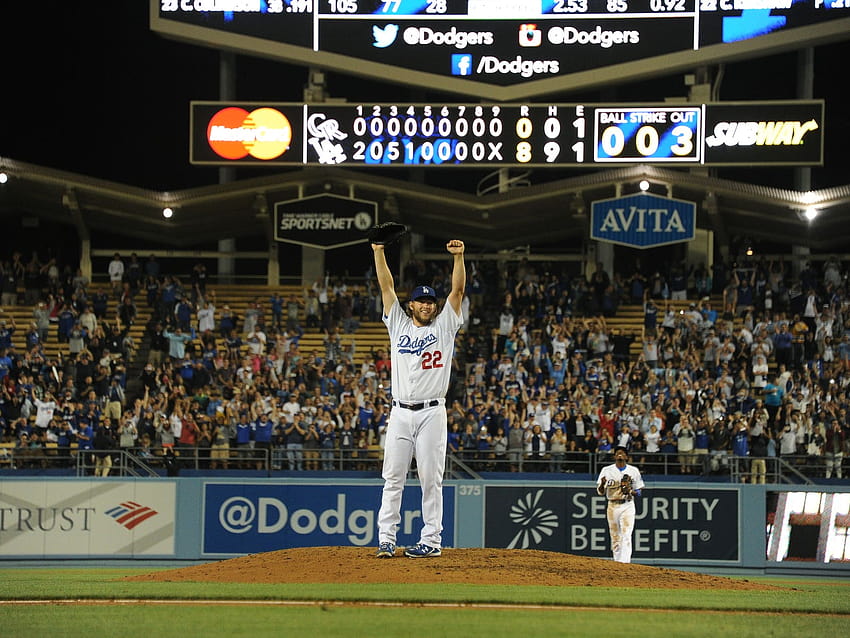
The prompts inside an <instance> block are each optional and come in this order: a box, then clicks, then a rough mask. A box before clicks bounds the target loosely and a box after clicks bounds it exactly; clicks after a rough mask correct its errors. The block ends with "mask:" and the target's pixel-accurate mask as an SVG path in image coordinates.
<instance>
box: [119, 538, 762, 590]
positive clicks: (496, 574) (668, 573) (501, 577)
mask: <svg viewBox="0 0 850 638" xmlns="http://www.w3.org/2000/svg"><path fill="white" fill-rule="evenodd" d="M373 552H374V550H373V549H371V548H368V547H305V548H296V549H286V550H280V551H275V552H266V553H263V554H250V555H248V556H242V557H239V558H231V559H229V560H222V561H217V562H212V563H205V564H203V565H193V566H191V567H182V568H180V569H171V570H164V571H158V572H155V573H152V574H143V575H139V576H131V577H127V578H126V579H125V580H130V581H162V582H179V581H195V582H215V583H351V584H358V583H458V584H475V585H544V586H561V587H562V586H572V587H576V586H587V587H610V586H612V585H613V586H618V587H646V588H657V589H727V590H771V589H775V588H774V587H771V586H769V585H763V584H760V583H754V582H750V581H748V580H744V579H732V578H723V577H721V576H710V575H706V574H696V573H693V572H686V571H680V570H675V569H667V568H662V567H651V566H647V565H637V564H630V565H624V564H620V563H615V562H613V561H610V560H603V559H599V558H585V557H582V556H575V555H572V554H561V553H558V552H544V551H538V550H516V549H515V550H506V549H444V550H443V555H442V556H440V557H436V558H416V559H413V558H405V557H404V556H403V555H402V553H401V550H399V552H398V554H397V555H396V557H395V558H392V559H386V558H383V559H382V558H375V556H374V555H373Z"/></svg>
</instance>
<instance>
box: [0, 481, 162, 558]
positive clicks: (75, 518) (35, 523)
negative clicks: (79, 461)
mask: <svg viewBox="0 0 850 638" xmlns="http://www.w3.org/2000/svg"><path fill="white" fill-rule="evenodd" d="M22 488H25V489H22ZM175 494H176V490H175V484H174V482H172V481H169V482H165V481H163V482H136V481H85V480H83V481H77V480H73V481H26V482H25V483H23V482H18V481H0V557H2V558H10V557H47V556H80V557H89V556H110V557H120V556H127V557H133V556H173V554H174V551H175V548H174V531H175V502H176V498H175Z"/></svg>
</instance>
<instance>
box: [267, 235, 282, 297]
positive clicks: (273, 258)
mask: <svg viewBox="0 0 850 638" xmlns="http://www.w3.org/2000/svg"><path fill="white" fill-rule="evenodd" d="M266 285H267V286H275V287H277V286H280V261H279V260H278V258H277V242H275V241H271V242H269V263H268V266H267V268H266Z"/></svg>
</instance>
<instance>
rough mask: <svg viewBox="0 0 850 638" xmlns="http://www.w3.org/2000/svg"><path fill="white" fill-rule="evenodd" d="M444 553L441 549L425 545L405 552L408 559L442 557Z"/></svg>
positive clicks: (410, 548) (420, 544) (421, 544)
mask: <svg viewBox="0 0 850 638" xmlns="http://www.w3.org/2000/svg"><path fill="white" fill-rule="evenodd" d="M442 553H443V552H442V551H441V550H440V548H439V547H431V546H430V545H425V544H423V543H419V544H418V545H414V546H413V547H408V548H407V549H406V550H404V555H405V556H407V557H408V558H428V557H430V556H441V555H442Z"/></svg>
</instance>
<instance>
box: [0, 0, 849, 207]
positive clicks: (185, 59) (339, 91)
mask: <svg viewBox="0 0 850 638" xmlns="http://www.w3.org/2000/svg"><path fill="white" fill-rule="evenodd" d="M0 33H2V36H3V42H5V43H6V47H5V50H6V59H5V64H4V77H3V86H4V90H3V94H2V95H3V97H2V100H1V101H0V104H2V106H0V109H2V118H0V156H5V157H10V158H12V159H16V160H20V161H25V162H29V163H33V164H37V165H41V166H46V167H51V168H58V169H62V170H67V171H71V172H75V173H80V174H83V175H88V176H92V177H97V178H101V179H105V180H109V181H115V182H120V183H124V184H128V185H132V186H138V187H143V188H150V189H153V190H178V189H182V188H189V187H194V186H203V185H209V184H214V183H216V181H217V179H218V172H217V170H216V169H214V168H209V167H197V166H192V165H190V164H189V152H188V126H189V102H190V101H191V100H217V99H218V97H219V93H218V73H219V66H218V65H219V54H218V52H217V51H215V50H213V49H206V48H202V47H198V46H194V45H189V44H183V43H179V42H173V41H169V40H166V39H164V38H162V37H161V36H159V35H157V34H155V33H153V32H151V31H150V29H149V16H148V2H146V1H145V0H132V1H121V2H109V3H101V2H51V3H36V2H18V3H14V5H13V8H8V7H5V6H4V9H3V15H2V18H0ZM12 43H14V44H12ZM848 54H850V43H848V42H843V43H839V44H832V45H826V46H822V47H817V48H816V49H815V85H814V97H815V98H822V99H825V100H826V111H827V118H826V125H827V126H826V139H827V142H826V166H825V167H823V168H820V167H818V168H815V169H814V170H813V182H814V184H813V186H814V187H815V188H822V187H827V186H835V185H838V184H846V183H850V176H848V175H847V174H846V170H845V167H846V164H847V162H846V159H845V158H846V155H847V150H848V148H850V109H848V108H847V103H848V100H847V98H846V88H845V85H846V72H845V71H844V67H845V66H846V61H847V60H848V59H850V55H848ZM796 60H797V57H796V54H795V53H786V54H781V55H777V56H772V57H769V58H763V59H759V60H750V61H745V62H739V63H734V64H728V65H726V68H725V73H724V76H723V82H722V84H721V88H720V98H721V100H769V99H794V98H795V97H796V93H795V91H796V88H795V75H796ZM237 69H238V77H237V86H236V92H237V99H238V100H244V101H288V102H300V101H301V100H302V91H303V87H304V85H305V82H306V78H307V70H306V69H305V68H303V67H299V66H294V65H293V66H290V65H285V64H280V63H276V62H271V61H266V60H259V59H255V58H249V57H245V56H238V57H237ZM682 78H683V74H682V73H681V72H677V73H676V74H675V75H673V76H670V77H661V78H657V79H651V80H647V81H642V82H640V83H633V84H628V85H622V86H618V87H610V88H607V89H605V90H601V91H586V92H583V93H572V94H565V95H557V96H547V97H546V98H535V99H534V100H532V101H535V102H543V101H553V102H557V101H560V102H579V101H588V102H592V101H596V102H619V101H626V100H633V101H634V100H641V101H645V102H656V101H660V100H663V98H664V97H666V96H672V95H684V94H685V87H684V84H683V80H682ZM328 89H329V92H330V94H331V95H332V96H335V97H348V98H349V99H350V100H363V101H375V102H381V101H391V100H392V101H394V100H409V101H431V100H434V101H440V100H445V101H450V102H463V101H470V102H475V101H478V100H476V99H475V98H463V97H461V96H457V95H451V96H435V95H429V94H427V93H426V92H422V91H419V92H413V91H412V90H411V89H410V88H408V87H394V86H389V85H382V84H380V83H377V82H373V81H367V80H363V79H360V78H352V77H348V76H343V75H339V74H334V73H333V72H331V73H329V74H328ZM390 170H392V169H390ZM463 170H464V169H461V171H463ZM466 170H468V169H466ZM270 172H274V171H271V170H266V171H265V172H262V170H261V169H253V170H250V171H249V170H246V171H245V172H244V173H243V172H240V173H239V177H240V178H242V177H245V178H247V177H252V176H259V175H263V174H268V173H270ZM278 172H280V171H279V170H278ZM388 174H389V175H390V176H394V175H395V176H397V177H402V175H401V174H400V173H395V174H393V173H388ZM573 174H575V173H570V172H569V171H566V170H561V171H560V174H559V175H553V174H550V175H549V176H547V179H546V180H541V181H548V179H554V178H555V177H567V176H570V175H573ZM787 175H788V173H787V171H777V170H775V169H752V170H749V171H746V170H741V169H736V170H735V171H734V172H732V171H730V170H728V169H727V170H725V171H724V172H722V173H721V176H722V177H728V178H730V179H739V180H741V181H747V182H754V183H763V184H766V185H775V186H784V187H792V184H791V183H790V182H788V178H787ZM440 179H443V180H449V181H452V180H455V181H457V183H458V188H464V187H463V186H461V184H463V183H467V184H468V183H469V182H470V180H469V179H468V177H467V176H466V175H465V174H464V173H463V172H459V173H458V174H457V175H451V176H447V175H446V174H445V173H443V175H442V176H441V177H440ZM776 182H779V183H776ZM441 185H442V184H441Z"/></svg>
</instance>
